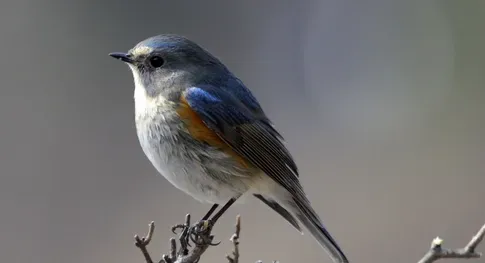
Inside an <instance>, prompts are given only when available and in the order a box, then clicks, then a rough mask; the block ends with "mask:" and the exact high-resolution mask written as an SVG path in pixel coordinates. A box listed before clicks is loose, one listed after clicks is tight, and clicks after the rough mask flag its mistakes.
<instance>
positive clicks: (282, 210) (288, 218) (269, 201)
mask: <svg viewBox="0 0 485 263" xmlns="http://www.w3.org/2000/svg"><path fill="white" fill-rule="evenodd" d="M254 197H256V198H258V199H259V200H261V201H262V202H263V203H265V204H266V205H267V206H269V207H271V208H272V209H273V210H274V211H275V212H276V213H278V214H279V215H280V216H282V217H283V218H284V219H286V221H288V222H289V223H290V224H291V225H292V226H293V227H294V228H296V230H298V231H299V232H300V233H301V227H300V226H299V225H298V221H296V219H295V218H294V217H293V216H292V215H291V214H290V212H288V210H286V209H285V208H283V207H282V206H281V205H280V204H278V203H277V202H276V201H274V200H272V199H271V198H268V197H263V196H262V195H260V194H254Z"/></svg>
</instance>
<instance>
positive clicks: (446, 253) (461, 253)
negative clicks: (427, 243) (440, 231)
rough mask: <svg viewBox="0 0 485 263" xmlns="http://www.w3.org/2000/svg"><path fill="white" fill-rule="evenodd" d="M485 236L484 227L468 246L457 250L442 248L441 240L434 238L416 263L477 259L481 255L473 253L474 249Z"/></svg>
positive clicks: (484, 226)
mask: <svg viewBox="0 0 485 263" xmlns="http://www.w3.org/2000/svg"><path fill="white" fill-rule="evenodd" d="M484 235H485V225H483V226H482V228H480V230H479V231H478V232H477V233H476V234H475V236H473V238H472V239H471V240H470V242H469V243H468V245H466V246H465V247H464V248H459V249H448V248H443V247H442V244H443V240H442V239H441V238H439V237H436V238H435V239H434V240H433V242H431V248H430V250H429V251H428V253H426V254H425V255H424V257H423V258H421V260H419V261H418V263H432V262H434V261H437V260H439V259H442V258H479V257H481V255H482V254H481V253H477V252H475V248H476V247H477V245H478V244H479V243H480V242H481V241H482V239H483V236H484Z"/></svg>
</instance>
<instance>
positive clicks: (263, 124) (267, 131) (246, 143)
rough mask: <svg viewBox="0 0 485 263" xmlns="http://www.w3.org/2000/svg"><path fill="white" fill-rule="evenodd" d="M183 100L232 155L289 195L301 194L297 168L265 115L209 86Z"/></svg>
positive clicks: (195, 89) (188, 92)
mask: <svg viewBox="0 0 485 263" xmlns="http://www.w3.org/2000/svg"><path fill="white" fill-rule="evenodd" d="M182 96H183V98H182V99H183V100H184V101H185V102H186V103H187V104H188V105H189V106H190V108H191V109H192V110H193V111H194V112H196V114H197V115H198V116H199V118H201V120H202V121H203V122H204V124H205V125H206V126H207V127H208V128H209V129H211V130H213V131H214V132H215V133H216V134H217V135H218V136H219V137H220V138H221V139H222V140H223V141H224V142H225V143H227V144H228V145H229V146H230V147H231V149H232V150H233V151H234V152H236V153H237V154H238V155H239V156H241V157H243V158H244V159H246V160H247V161H249V162H250V163H251V164H252V165H254V166H255V167H258V168H259V169H261V170H262V171H263V172H264V173H266V174H267V175H268V176H270V177H271V178H273V179H274V180H275V181H276V182H278V183H279V184H280V185H282V186H283V187H284V188H286V189H287V190H288V191H289V192H291V193H293V194H303V191H302V189H301V186H300V184H299V182H298V170H297V167H296V164H295V163H294V161H293V158H292V157H291V155H290V153H289V151H288V150H287V149H286V147H285V146H284V144H283V142H282V139H281V138H280V137H279V134H278V133H275V130H274V128H273V127H272V125H271V124H270V123H269V120H268V119H267V118H266V117H265V116H264V114H263V115H261V114H259V113H257V112H256V113H255V112H254V110H252V109H250V108H248V107H247V106H246V105H245V104H244V103H242V102H241V100H240V99H238V98H237V97H236V96H234V95H233V94H232V92H231V93H230V92H227V91H226V90H225V89H223V88H220V87H215V86H211V85H204V86H202V85H201V86H199V87H192V88H189V89H188V90H186V91H185V92H184V93H183V94H182Z"/></svg>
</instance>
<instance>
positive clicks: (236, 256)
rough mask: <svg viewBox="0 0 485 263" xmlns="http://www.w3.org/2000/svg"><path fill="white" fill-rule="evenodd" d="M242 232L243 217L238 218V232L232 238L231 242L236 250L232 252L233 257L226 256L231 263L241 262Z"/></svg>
mask: <svg viewBox="0 0 485 263" xmlns="http://www.w3.org/2000/svg"><path fill="white" fill-rule="evenodd" d="M240 232H241V216H240V215H238V216H237V217H236V231H235V233H234V234H233V235H232V237H231V239H230V240H231V242H232V244H233V245H234V250H233V251H232V256H230V255H226V258H227V260H228V261H229V263H238V262H239V233H240Z"/></svg>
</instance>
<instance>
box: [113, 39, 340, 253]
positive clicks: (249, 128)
mask: <svg viewBox="0 0 485 263" xmlns="http://www.w3.org/2000/svg"><path fill="white" fill-rule="evenodd" d="M110 56H112V57H114V58H117V59H120V60H121V61H123V62H125V63H127V64H128V66H129V67H130V68H131V71H132V73H133V78H134V82H135V92H134V100H135V119H136V130H137V135H138V139H139V142H140V145H141V147H142V149H143V151H144V153H145V154H146V156H147V157H148V159H149V160H150V161H151V163H152V164H153V166H154V167H155V168H156V169H157V170H158V172H159V173H160V174H162V175H163V176H164V177H165V178H166V179H167V180H168V181H169V182H170V183H172V184H173V185H174V186H175V187H177V188H178V189H180V190H182V191H184V192H185V193H187V194H189V195H191V196H192V197H194V198H195V199H198V200H200V201H202V202H208V203H211V204H213V206H212V207H211V209H210V210H209V212H208V213H207V214H206V215H205V216H204V217H203V220H206V221H207V220H208V221H209V222H211V224H214V223H215V221H216V220H217V219H218V218H219V217H220V216H221V215H222V214H223V213H224V212H225V211H226V210H227V209H228V208H229V207H230V206H231V205H232V204H233V203H234V202H236V200H238V199H239V198H240V197H242V196H243V195H244V196H254V197H256V198H257V199H259V200H261V201H262V202H263V203H265V204H266V205H268V206H269V207H270V208H272V209H273V210H274V211H276V212H277V213H278V214H279V215H281V216H282V217H283V218H285V219H286V220H287V221H288V222H289V223H290V224H291V225H292V226H293V227H295V228H296V229H297V230H298V231H300V232H302V230H301V228H300V225H299V223H298V221H297V219H298V220H299V222H300V223H302V224H303V225H304V226H305V227H306V228H307V229H308V230H309V232H310V233H311V234H312V235H313V237H314V238H315V239H316V240H317V241H318V243H319V244H320V245H321V246H322V247H323V248H324V249H325V250H326V251H327V253H328V254H329V256H330V257H331V258H332V259H333V261H334V262H341V263H346V262H348V260H347V258H346V256H345V254H344V253H343V252H342V250H341V249H340V247H339V246H338V244H337V242H336V241H335V240H334V239H333V238H332V236H331V235H330V233H329V232H328V231H327V230H326V229H325V227H324V226H323V224H322V222H321V220H320V218H319V216H318V215H317V213H316V212H315V211H314V210H313V208H312V207H311V205H310V201H309V200H308V199H307V196H306V194H305V192H304V191H303V187H302V186H301V184H300V182H299V179H298V177H299V175H298V169H297V166H296V164H295V162H294V161H293V158H292V156H291V155H290V153H289V151H288V150H287V149H286V147H285V146H284V144H283V138H282V136H281V135H280V134H279V132H278V131H277V130H276V129H275V128H274V126H273V125H272V123H271V121H270V120H269V119H268V117H267V116H266V114H265V113H264V111H263V109H262V108H261V106H260V104H259V103H258V101H257V100H256V98H255V97H254V96H253V94H252V93H251V91H250V90H249V89H248V88H247V87H246V86H245V85H244V84H243V82H242V81H241V80H239V79H238V78H237V77H236V76H234V75H233V74H232V73H231V72H230V71H229V69H228V68H227V67H226V66H224V64H222V62H221V61H220V60H219V59H217V58H216V57H214V56H213V55H211V54H210V53H209V52H208V51H206V50H205V49H203V48H202V47H201V46H199V45H197V44H196V43H194V42H193V41H191V40H189V39H187V38H185V37H182V36H177V35H168V34H167V35H159V36H154V37H151V38H148V39H146V40H144V41H142V42H140V43H138V44H137V45H136V46H135V47H133V48H132V49H131V50H130V51H129V52H128V53H110ZM222 203H225V205H224V206H223V207H222V208H221V209H220V211H218V212H217V213H216V214H215V215H214V216H213V217H212V218H211V219H209V217H210V216H211V215H212V213H213V212H214V211H215V210H216V209H217V207H218V205H219V204H222Z"/></svg>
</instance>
